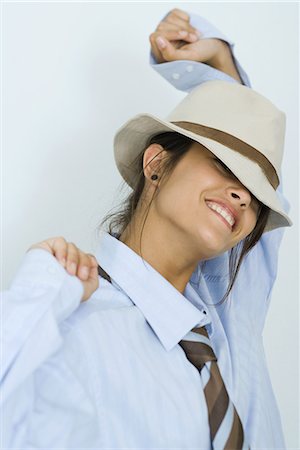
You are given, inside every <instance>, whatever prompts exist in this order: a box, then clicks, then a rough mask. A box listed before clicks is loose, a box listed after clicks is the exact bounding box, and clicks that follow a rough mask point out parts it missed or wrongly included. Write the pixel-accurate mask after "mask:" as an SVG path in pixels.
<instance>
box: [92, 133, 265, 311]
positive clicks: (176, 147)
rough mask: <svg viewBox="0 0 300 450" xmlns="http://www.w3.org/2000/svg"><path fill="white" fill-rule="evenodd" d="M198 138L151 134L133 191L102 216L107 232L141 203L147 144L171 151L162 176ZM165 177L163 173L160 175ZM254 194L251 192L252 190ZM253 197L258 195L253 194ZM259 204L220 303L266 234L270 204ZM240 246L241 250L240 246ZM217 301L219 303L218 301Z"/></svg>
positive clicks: (119, 227) (233, 253) (233, 252)
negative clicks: (242, 266)
mask: <svg viewBox="0 0 300 450" xmlns="http://www.w3.org/2000/svg"><path fill="white" fill-rule="evenodd" d="M194 142H195V141H194V140H192V139H190V138H188V137H186V136H183V135H181V134H179V133H176V132H165V133H160V134H156V135H155V136H152V137H151V138H150V139H149V140H148V142H147V144H146V146H145V148H144V150H143V151H142V152H141V153H140V154H139V155H138V156H137V158H136V159H135V161H134V162H133V164H134V166H136V167H138V168H139V172H138V175H137V177H136V179H135V183H134V186H133V190H132V192H131V193H130V194H129V195H128V196H127V198H126V199H125V200H124V201H123V202H122V203H121V205H119V207H117V208H119V209H118V210H117V211H116V212H110V213H108V214H107V215H106V216H105V217H104V218H103V220H102V221H101V223H100V225H99V228H101V227H102V226H103V225H104V224H105V223H106V222H109V227H108V232H109V233H110V234H112V235H119V236H120V235H121V234H122V233H123V231H124V230H125V228H126V227H127V226H128V224H129V223H130V221H131V219H132V217H133V215H134V213H135V211H136V208H137V205H138V203H139V200H140V198H141V195H142V193H143V190H144V186H145V176H144V170H143V156H144V152H145V150H146V149H147V148H148V146H149V145H151V144H154V143H156V144H160V145H161V146H162V147H163V148H164V150H166V151H167V152H168V158H166V162H165V164H164V166H163V177H165V176H167V175H168V174H169V173H170V172H171V171H172V169H173V168H174V167H175V166H176V164H177V163H178V162H179V160H180V159H181V158H182V156H183V155H184V154H185V153H186V152H187V151H188V150H189V148H190V147H191V145H192V144H193V143H194ZM160 178H162V176H160ZM251 195H252V194H251ZM252 197H253V198H255V197H254V196H253V195H252ZM153 199H154V196H153V197H152V199H151V201H150V203H149V205H148V208H147V214H146V216H145V220H144V222H143V227H142V229H141V234H140V239H141V238H142V233H143V229H144V225H145V222H146V219H147V215H148V212H149V209H150V206H151V203H152V201H153ZM256 200H257V201H258V203H259V205H260V210H259V213H258V218H257V222H256V225H255V228H254V229H253V230H252V232H251V233H250V234H249V235H248V236H246V237H245V238H244V239H243V240H242V241H240V242H239V243H238V244H236V245H235V246H234V247H233V248H232V249H230V257H229V274H230V281H229V285H228V288H227V291H226V292H225V294H224V296H223V298H222V299H221V300H220V303H222V302H224V301H225V299H226V298H227V297H228V295H229V293H230V292H231V290H232V287H233V285H234V282H235V280H236V277H237V274H238V272H239V269H240V267H241V263H242V260H243V259H244V257H245V256H246V254H247V253H248V252H249V251H250V250H251V249H252V248H253V247H254V246H255V244H256V243H257V242H258V240H259V239H260V237H261V235H262V234H263V230H264V228H265V225H266V223H267V220H268V217H269V213H270V208H269V207H268V206H266V205H264V204H263V203H261V202H260V201H259V200H258V199H256ZM240 248H241V250H240ZM204 264H205V261H202V262H201V268H202V269H203V267H204ZM215 305H216V304H215Z"/></svg>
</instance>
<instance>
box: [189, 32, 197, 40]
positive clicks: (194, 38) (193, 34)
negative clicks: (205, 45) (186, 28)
mask: <svg viewBox="0 0 300 450" xmlns="http://www.w3.org/2000/svg"><path fill="white" fill-rule="evenodd" d="M189 36H190V39H193V40H194V41H196V40H197V39H198V38H199V36H198V35H196V34H195V33H190V34H189Z"/></svg>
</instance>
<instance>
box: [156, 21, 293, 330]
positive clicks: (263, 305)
mask: <svg viewBox="0 0 300 450" xmlns="http://www.w3.org/2000/svg"><path fill="white" fill-rule="evenodd" d="M167 16H168V15H167ZM167 16H165V17H167ZM187 17H188V23H189V25H187V28H186V30H188V32H189V33H195V32H196V31H200V32H201V33H202V39H203V40H206V41H205V42H206V43H207V45H208V44H209V41H210V40H211V39H212V40H215V39H217V40H221V41H222V42H226V43H227V44H226V45H227V49H228V50H229V49H230V55H229V54H228V50H227V52H225V53H219V56H217V57H214V58H211V57H209V58H207V55H208V52H209V49H208V50H207V46H206V47H205V48H204V50H205V49H206V50H205V51H206V53H205V51H204V50H203V47H202V49H201V48H200V42H201V39H200V41H199V44H198V52H197V51H196V52H192V53H189V46H193V45H194V43H192V42H190V43H189V44H187V43H185V44H184V45H185V46H186V50H185V51H186V52H187V53H188V58H185V59H184V56H186V55H184V53H183V52H181V53H180V49H181V50H182V48H183V45H182V44H181V46H180V45H178V44H177V43H176V41H173V43H172V45H173V47H174V49H173V50H172V49H170V46H171V42H169V49H170V51H169V53H168V52H167V53H166V54H165V55H166V57H167V58H168V61H166V59H165V60H164V62H158V61H160V60H161V61H163V56H162V54H159V53H158V52H157V48H156V47H155V46H154V45H153V41H154V40H155V39H156V38H157V37H158V35H157V33H159V34H162V31H164V27H163V28H162V29H160V30H158V31H156V32H155V33H154V39H153V40H152V41H151V39H150V41H151V43H152V51H151V54H150V63H151V65H152V67H153V68H154V69H155V70H156V71H157V72H158V73H159V74H160V75H162V76H163V77H164V78H165V79H166V80H167V81H168V82H170V83H171V84H172V85H173V86H174V87H176V88H177V89H180V90H182V91H187V92H189V91H190V90H192V89H193V88H194V87H196V86H197V85H199V84H201V83H203V82H206V81H209V80H215V79H220V80H225V81H226V80H227V81H230V82H233V83H236V82H238V80H237V79H236V77H233V76H230V73H231V72H230V71H231V70H232V65H233V64H234V66H235V70H237V71H238V73H239V77H240V78H241V79H242V81H243V84H245V85H246V86H248V87H251V84H250V81H249V78H248V76H247V74H246V72H245V71H244V70H243V68H242V67H241V65H240V64H239V62H238V61H237V59H236V58H235V56H234V43H233V42H232V41H230V40H229V39H228V38H227V37H226V36H225V35H224V34H223V33H222V32H221V31H219V30H217V29H216V28H215V27H214V26H213V25H212V24H210V23H209V22H208V21H207V20H206V19H204V18H202V17H200V16H198V15H195V14H190V15H188V16H187ZM182 18H183V19H184V15H183V16H182ZM183 25H184V22H182V21H181V27H182V26H183ZM174 39H175V38H174ZM209 45H210V44H209ZM176 47H177V48H176ZM217 48H218V47H217ZM220 48H221V47H220ZM200 50H201V51H202V53H201V51H200ZM229 56H230V57H229ZM160 58H161V59H160ZM226 58H227V65H226V64H225V63H224V60H225V59H226ZM201 59H202V62H201ZM230 59H231V62H230ZM222 61H223V62H222ZM226 67H227V68H226ZM226 71H227V73H225V72H226ZM280 181H281V182H280V184H279V186H278V188H277V192H278V195H279V197H280V198H281V202H282V204H283V206H284V209H285V211H286V212H287V213H288V212H289V210H290V204H289V202H288V200H287V199H286V198H285V196H284V194H283V188H282V176H281V174H280ZM284 231H285V228H277V229H275V230H272V231H269V232H267V233H264V234H263V235H262V237H261V238H260V240H259V241H258V243H257V244H256V245H255V247H254V248H253V249H252V250H251V251H250V252H249V253H248V254H247V255H246V257H245V259H244V261H243V264H242V266H243V269H242V270H241V273H240V274H239V279H240V280H241V279H242V278H244V280H249V279H250V278H251V280H253V283H255V282H256V281H257V280H260V283H261V290H260V292H261V293H262V295H261V298H256V299H252V302H253V303H255V308H256V314H255V317H256V320H255V324H256V326H257V327H258V330H259V332H262V331H263V327H264V324H265V319H266V315H267V312H268V308H269V305H270V300H271V294H272V290H273V286H274V282H275V279H276V276H277V269H278V254H279V248H280V244H281V242H282V238H283V234H284ZM221 258H222V257H220V258H215V260H211V261H208V264H207V267H209V269H208V272H209V273H206V275H209V276H219V275H220V272H222V273H221V274H222V275H223V274H224V273H226V272H227V266H226V267H225V266H223V265H222V264H221V265H220V259H221ZM225 260H226V258H225ZM197 273H198V271H197V270H196V271H195V274H194V278H197V276H198V275H197ZM255 280H256V281H255ZM245 284H247V283H245ZM195 285H196V286H197V280H196V284H195ZM262 297H263V298H262ZM254 300H255V302H254Z"/></svg>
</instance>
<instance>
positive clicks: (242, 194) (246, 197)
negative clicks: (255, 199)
mask: <svg viewBox="0 0 300 450" xmlns="http://www.w3.org/2000/svg"><path fill="white" fill-rule="evenodd" d="M229 194H230V197H231V198H233V199H234V203H235V204H236V205H237V206H240V207H242V208H244V209H246V208H248V207H249V205H250V203H251V194H250V192H249V191H248V189H246V188H245V187H244V186H241V187H236V188H229Z"/></svg>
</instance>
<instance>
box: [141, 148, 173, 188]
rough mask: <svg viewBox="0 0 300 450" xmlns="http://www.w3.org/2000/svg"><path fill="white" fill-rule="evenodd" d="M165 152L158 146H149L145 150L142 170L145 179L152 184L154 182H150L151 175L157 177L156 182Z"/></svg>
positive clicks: (160, 171)
mask: <svg viewBox="0 0 300 450" xmlns="http://www.w3.org/2000/svg"><path fill="white" fill-rule="evenodd" d="M166 155H167V152H166V150H164V148H163V147H162V146H161V145H159V144H151V145H149V147H148V148H146V150H145V152H144V158H143V169H144V175H145V178H147V179H148V180H149V181H151V182H152V183H153V182H155V183H156V181H154V180H151V176H152V175H154V174H155V175H157V176H158V180H159V178H160V175H161V173H162V160H163V159H164V158H165V157H166Z"/></svg>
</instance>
